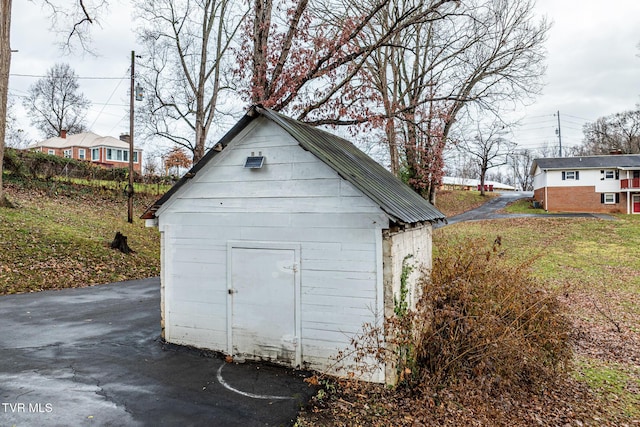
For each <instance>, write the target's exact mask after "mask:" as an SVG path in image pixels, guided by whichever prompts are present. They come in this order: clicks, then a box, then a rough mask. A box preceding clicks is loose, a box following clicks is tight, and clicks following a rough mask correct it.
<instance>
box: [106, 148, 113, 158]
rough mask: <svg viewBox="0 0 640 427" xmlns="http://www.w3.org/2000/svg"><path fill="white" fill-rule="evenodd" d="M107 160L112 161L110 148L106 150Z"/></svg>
mask: <svg viewBox="0 0 640 427" xmlns="http://www.w3.org/2000/svg"><path fill="white" fill-rule="evenodd" d="M107 160H113V150H112V149H111V148H107Z"/></svg>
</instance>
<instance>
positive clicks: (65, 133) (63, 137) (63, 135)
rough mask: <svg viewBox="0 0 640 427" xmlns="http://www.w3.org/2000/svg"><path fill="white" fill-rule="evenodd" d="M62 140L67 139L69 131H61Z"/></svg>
mask: <svg viewBox="0 0 640 427" xmlns="http://www.w3.org/2000/svg"><path fill="white" fill-rule="evenodd" d="M60 138H62V139H66V138H67V130H66V129H60Z"/></svg>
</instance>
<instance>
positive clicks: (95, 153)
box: [91, 148, 100, 162]
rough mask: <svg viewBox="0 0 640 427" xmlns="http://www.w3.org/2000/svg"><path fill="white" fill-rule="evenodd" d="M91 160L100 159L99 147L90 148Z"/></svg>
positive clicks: (96, 160)
mask: <svg viewBox="0 0 640 427" xmlns="http://www.w3.org/2000/svg"><path fill="white" fill-rule="evenodd" d="M91 160H93V161H94V162H98V161H100V149H99V148H94V149H92V150H91Z"/></svg>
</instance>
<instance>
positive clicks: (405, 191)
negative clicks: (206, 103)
mask: <svg viewBox="0 0 640 427" xmlns="http://www.w3.org/2000/svg"><path fill="white" fill-rule="evenodd" d="M258 117H264V118H266V119H268V120H270V121H272V122H273V123H275V124H277V125H278V126H280V127H281V128H282V129H283V130H285V131H286V132H287V133H288V134H289V135H291V136H292V137H293V138H294V139H295V140H296V141H297V142H298V144H300V146H301V147H302V148H304V149H305V150H307V151H309V152H311V153H312V154H313V155H315V156H316V157H317V158H318V159H320V160H321V161H322V162H323V163H325V164H326V165H327V166H329V167H331V168H332V169H333V170H334V171H336V172H337V173H338V175H340V176H341V177H342V178H343V179H345V180H347V181H349V182H350V183H351V184H353V185H354V186H355V187H356V188H358V189H359V190H360V191H362V192H363V193H364V194H365V195H367V196H368V197H369V198H370V199H371V200H373V201H374V202H376V203H377V204H378V205H379V206H380V208H381V209H382V210H383V211H384V212H385V213H386V214H387V215H388V216H389V217H390V218H391V219H392V220H393V221H395V222H397V223H407V224H411V223H416V222H422V221H428V222H437V221H446V217H445V215H444V214H443V213H442V212H440V211H439V210H437V209H436V208H435V207H434V206H433V205H432V204H431V203H429V202H428V201H427V200H425V199H424V198H423V197H421V196H420V195H419V194H417V193H416V192H415V191H413V190H412V189H411V188H409V187H408V186H407V185H406V184H404V183H403V182H402V181H400V180H399V179H398V178H396V177H395V176H394V175H393V174H392V173H391V172H389V171H388V170H386V169H385V168H384V167H382V166H381V165H380V164H378V163H377V162H376V161H375V160H373V159H372V158H371V157H369V156H368V155H366V154H365V153H363V152H362V151H361V150H359V149H358V148H357V147H356V146H355V145H353V144H352V143H351V142H349V141H347V140H346V139H343V138H340V137H338V136H336V135H333V134H331V133H329V132H325V131H323V130H321V129H318V128H315V127H312V126H309V125H307V124H304V123H302V122H299V121H297V120H294V119H291V118H289V117H286V116H284V115H282V114H279V113H276V112H275V111H272V110H269V109H266V108H263V107H260V106H254V107H252V108H251V109H250V110H249V112H248V113H247V114H246V115H245V116H244V117H243V118H242V119H241V120H240V121H239V122H238V123H237V124H236V125H235V126H234V127H233V128H232V129H231V130H230V131H229V132H228V133H227V134H226V135H225V136H224V137H223V138H222V139H221V140H220V141H219V144H220V145H221V146H222V147H223V149H224V147H225V146H226V145H227V144H228V143H229V142H230V141H231V140H232V139H233V138H234V137H235V136H236V135H238V134H239V133H240V132H241V131H242V130H243V129H244V128H245V127H246V126H247V125H248V124H249V123H251V122H252V121H253V120H255V119H256V118H258ZM217 154H218V151H217V150H214V149H212V150H209V151H208V152H207V154H206V155H205V156H204V157H203V158H202V159H201V160H200V161H199V162H198V163H197V164H196V165H195V166H194V167H193V168H192V169H191V170H190V171H189V172H187V173H186V174H185V176H184V177H182V179H180V181H178V182H177V183H176V184H175V185H174V186H173V187H172V188H171V189H170V190H169V191H168V192H167V193H166V194H165V195H164V196H162V197H161V198H160V199H159V200H158V201H157V202H156V203H155V204H153V205H152V206H150V207H149V208H148V209H147V211H146V212H145V213H144V214H143V215H142V218H145V219H150V218H155V212H156V211H157V210H158V209H159V208H160V207H161V206H162V205H163V204H164V203H165V202H166V201H168V200H169V199H170V198H171V197H172V196H173V194H175V192H176V191H177V190H178V189H179V188H180V187H181V186H182V185H184V183H185V182H186V181H187V180H188V179H191V178H193V177H194V176H195V175H196V174H197V173H198V171H199V170H200V169H202V167H203V166H204V165H205V164H207V163H208V162H209V161H210V160H211V159H212V158H213V157H215V156H216V155H217Z"/></svg>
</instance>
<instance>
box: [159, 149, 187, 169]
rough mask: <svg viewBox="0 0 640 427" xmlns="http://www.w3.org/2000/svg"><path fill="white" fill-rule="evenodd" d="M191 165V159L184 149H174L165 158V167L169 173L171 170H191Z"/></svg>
mask: <svg viewBox="0 0 640 427" xmlns="http://www.w3.org/2000/svg"><path fill="white" fill-rule="evenodd" d="M191 164H192V161H191V159H190V158H189V156H188V155H187V153H186V150H185V149H184V148H182V147H174V148H172V149H171V151H169V152H168V153H167V155H166V156H165V157H164V167H165V170H167V171H169V170H171V169H179V168H189V167H190V166H191Z"/></svg>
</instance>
